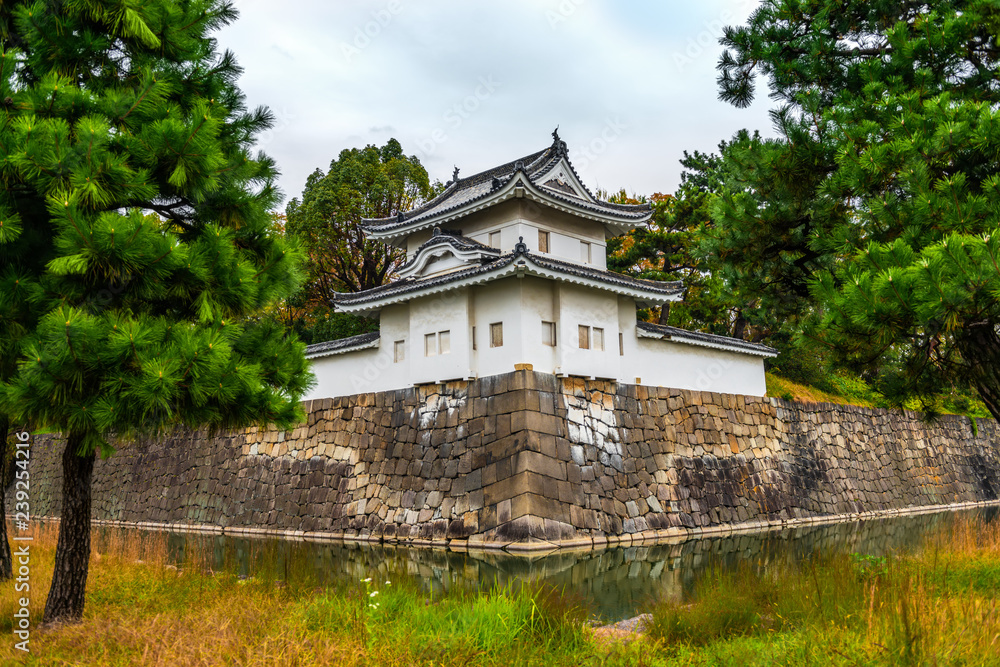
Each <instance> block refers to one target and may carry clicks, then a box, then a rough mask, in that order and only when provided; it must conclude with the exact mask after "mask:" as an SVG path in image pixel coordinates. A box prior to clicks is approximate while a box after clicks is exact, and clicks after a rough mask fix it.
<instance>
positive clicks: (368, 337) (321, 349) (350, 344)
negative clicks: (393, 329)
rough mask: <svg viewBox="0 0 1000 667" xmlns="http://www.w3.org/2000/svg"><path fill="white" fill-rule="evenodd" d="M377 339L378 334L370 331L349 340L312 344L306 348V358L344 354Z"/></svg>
mask: <svg viewBox="0 0 1000 667" xmlns="http://www.w3.org/2000/svg"><path fill="white" fill-rule="evenodd" d="M378 339H379V332H378V331H372V332H371V333H364V334H361V335H358V336H351V337H350V338H341V339H339V340H328V341H326V342H325V343H314V344H313V345H307V346H306V357H314V356H317V355H324V354H331V353H333V352H346V351H347V350H350V349H352V348H355V347H361V346H362V345H367V344H369V343H374V342H375V341H377V340H378Z"/></svg>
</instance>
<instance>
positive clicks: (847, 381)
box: [765, 372, 991, 418]
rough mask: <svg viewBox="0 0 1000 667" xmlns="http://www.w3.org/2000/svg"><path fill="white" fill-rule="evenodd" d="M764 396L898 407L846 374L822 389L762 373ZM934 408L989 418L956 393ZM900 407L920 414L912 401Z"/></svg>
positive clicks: (832, 377)
mask: <svg viewBox="0 0 1000 667" xmlns="http://www.w3.org/2000/svg"><path fill="white" fill-rule="evenodd" d="M765 381H766V384H767V395H768V396H775V397H777V398H784V399H787V400H794V401H801V402H805V403H836V404H839V405H860V406H862V407H867V408H898V407H899V406H895V405H892V404H891V403H890V402H889V401H887V400H886V399H885V397H884V396H882V395H881V394H880V393H879V392H877V391H876V390H875V389H873V388H872V387H871V386H869V385H868V384H867V383H866V382H865V381H864V380H862V379H861V378H859V377H856V376H853V375H850V374H848V373H846V372H838V373H833V374H830V375H829V376H826V377H824V378H823V381H822V382H820V383H819V384H821V385H822V387H823V388H822V389H821V388H819V387H816V386H813V385H806V384H801V383H799V382H795V381H794V380H789V379H788V378H785V377H782V376H780V375H777V374H775V373H766V374H765ZM939 399H940V400H939V405H938V409H939V410H940V411H941V413H943V414H952V415H965V416H970V417H985V418H990V417H991V415H990V412H989V410H987V409H986V405H985V404H984V403H983V402H982V401H980V400H978V399H976V398H972V397H970V396H966V395H961V394H958V393H951V394H944V395H942V396H940V397H939ZM902 407H904V408H906V409H907V410H914V411H916V412H922V411H924V408H923V406H922V405H921V404H920V402H919V401H918V400H916V399H913V400H911V401H908V402H907V403H906V404H905V405H903V406H902Z"/></svg>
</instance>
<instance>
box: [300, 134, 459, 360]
mask: <svg viewBox="0 0 1000 667" xmlns="http://www.w3.org/2000/svg"><path fill="white" fill-rule="evenodd" d="M442 189H443V186H441V185H440V184H439V183H435V184H434V185H433V186H432V185H431V184H430V181H429V179H428V176H427V171H426V170H425V169H424V167H423V166H422V165H421V164H420V160H418V159H417V158H416V157H414V156H406V155H405V154H404V153H403V148H402V146H401V145H400V144H399V142H398V141H396V140H395V139H390V140H389V141H388V142H386V144H385V145H384V146H382V147H377V146H373V145H368V146H365V147H364V148H361V149H358V148H351V149H345V150H343V151H341V152H340V155H339V156H338V157H337V159H335V160H333V161H332V162H331V163H330V169H329V170H328V171H327V172H326V173H325V174H324V173H323V172H322V171H320V170H319V169H317V170H316V171H314V172H313V173H312V174H310V175H309V178H308V179H306V185H305V189H304V190H303V191H302V199H301V200H299V199H293V200H292V201H291V202H289V204H288V206H287V208H286V215H287V219H288V225H287V230H288V233H289V234H294V235H296V236H298V237H299V238H301V239H302V240H303V241H304V244H305V246H306V248H307V250H308V252H309V261H308V265H307V266H308V272H309V278H308V280H307V282H306V284H305V286H304V287H303V289H302V290H301V291H300V292H299V293H298V294H296V295H294V296H293V297H292V298H290V299H288V300H287V301H286V302H284V303H283V304H282V309H283V318H282V319H283V321H284V323H285V326H287V327H289V328H290V329H292V330H294V331H296V332H297V333H298V334H299V336H301V337H302V339H303V340H305V341H307V342H310V343H315V342H322V341H325V340H332V339H336V338H345V337H347V336H353V335H356V334H360V333H365V332H368V331H377V330H378V323H377V322H374V321H372V320H369V319H366V318H363V317H359V316H356V315H350V314H346V313H335V312H333V311H332V308H331V306H330V303H331V301H332V299H333V296H334V294H335V293H337V292H358V291H361V290H366V289H371V288H372V287H378V286H379V285H382V284H384V283H386V282H387V281H388V280H389V279H390V278H391V276H392V274H393V272H394V271H395V270H396V269H397V268H398V267H399V266H400V264H402V262H403V261H405V259H406V253H405V251H403V250H400V249H399V248H394V247H392V246H390V245H386V244H384V243H381V242H379V241H371V240H369V239H367V238H366V237H365V234H364V231H363V230H362V229H361V225H360V224H359V223H360V222H361V219H362V218H385V217H390V216H393V215H396V214H398V213H399V212H400V211H406V210H408V209H410V208H412V207H413V206H416V205H417V204H419V203H420V202H421V201H423V200H425V199H427V198H428V197H430V196H433V195H434V194H436V193H438V192H440V191H441V190H442Z"/></svg>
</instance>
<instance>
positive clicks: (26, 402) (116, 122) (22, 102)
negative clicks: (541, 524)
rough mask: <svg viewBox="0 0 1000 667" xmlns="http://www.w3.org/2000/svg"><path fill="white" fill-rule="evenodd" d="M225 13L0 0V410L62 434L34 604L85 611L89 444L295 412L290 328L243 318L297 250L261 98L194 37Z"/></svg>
mask: <svg viewBox="0 0 1000 667" xmlns="http://www.w3.org/2000/svg"><path fill="white" fill-rule="evenodd" d="M235 18H236V12H235V11H234V9H233V7H232V4H231V3H229V2H222V1H220V0H189V1H176V0H147V1H146V2H142V3H139V2H135V1H134V0H109V1H106V2H98V1H97V0H79V1H78V2H60V3H55V2H35V3H23V4H21V5H15V6H9V5H4V6H3V7H2V8H0V26H13V28H12V29H11V30H12V31H13V34H12V35H11V36H10V38H9V39H6V40H5V41H4V45H3V51H2V53H0V86H2V88H3V90H2V91H0V100H2V103H0V143H2V145H3V149H4V150H3V160H2V162H0V178H2V188H0V266H2V269H0V302H2V308H0V346H2V347H0V352H2V355H3V356H2V364H0V372H2V373H3V377H2V378H0V380H2V384H0V409H2V410H3V412H4V413H5V414H6V415H7V416H8V417H9V418H10V420H11V421H12V422H13V423H15V424H25V425H26V426H28V427H48V428H51V429H54V430H58V431H60V432H62V433H63V435H64V436H65V444H64V450H63V453H62V466H63V487H62V512H61V522H60V526H59V542H58V546H57V549H56V556H55V570H54V574H53V579H52V586H51V589H50V592H49V597H48V600H47V602H46V605H45V617H44V620H45V622H58V621H73V620H76V619H79V618H80V616H81V614H82V612H83V606H84V595H85V589H86V581H87V571H88V560H89V553H90V502H91V477H92V471H93V466H94V458H95V455H96V454H97V453H98V452H101V453H103V454H105V455H107V454H110V453H111V452H112V444H111V443H112V441H114V442H115V443H119V444H120V443H127V442H129V441H130V440H133V439H135V438H138V437H141V436H145V435H149V434H154V433H157V432H162V431H166V430H169V429H172V428H174V427H177V426H187V427H192V428H193V427H207V428H208V429H209V430H210V431H215V430H219V429H229V428H236V427H241V426H244V425H248V424H252V423H256V424H267V423H275V424H278V425H283V426H288V425H291V424H293V423H295V422H296V421H297V420H298V419H300V418H301V408H300V407H299V402H298V399H299V397H300V395H301V393H302V392H303V391H304V390H305V389H306V388H307V384H308V382H310V381H311V376H310V374H309V373H308V370H307V366H306V363H305V361H304V359H303V354H302V352H303V349H302V347H303V346H302V344H301V343H299V342H298V341H296V340H295V339H294V338H290V337H288V336H287V335H286V334H285V332H284V330H283V329H282V328H281V327H280V326H278V325H277V324H275V323H273V322H267V321H262V322H258V321H256V320H254V319H252V318H250V317H249V316H250V315H251V314H252V313H254V312H256V311H257V310H258V309H260V308H262V307H264V306H265V305H267V304H269V303H271V302H273V301H274V300H276V299H280V298H284V297H287V296H288V295H289V294H291V293H293V292H294V291H295V290H296V289H297V288H298V286H299V285H300V284H301V281H302V275H301V269H300V265H301V262H302V260H303V253H302V252H301V251H300V250H299V249H298V247H297V246H296V245H295V244H294V243H291V242H288V241H287V240H286V239H285V238H284V237H283V236H281V235H279V234H275V233H274V232H273V230H272V228H271V218H270V216H269V214H268V210H269V209H270V208H272V207H273V206H274V205H275V204H276V203H277V201H278V193H277V192H276V191H275V189H274V187H273V185H272V183H273V180H274V177H275V175H276V171H275V168H274V165H273V163H272V162H271V160H270V159H269V158H267V156H265V155H263V154H258V155H252V154H251V152H250V148H251V146H252V144H253V140H254V135H255V134H256V133H257V132H259V131H261V130H263V129H265V128H267V127H269V125H270V124H271V122H272V118H271V115H270V113H269V112H268V111H267V110H266V109H256V110H248V109H247V108H246V106H245V104H244V98H243V95H242V93H241V92H240V90H239V88H238V87H237V86H236V79H237V76H238V75H239V72H240V70H239V68H238V67H237V65H236V62H235V60H234V58H233V56H232V54H230V53H228V52H227V53H222V54H219V53H218V52H217V51H216V44H215V41H214V39H213V38H212V37H211V35H212V33H213V32H214V31H215V30H217V29H218V28H220V27H221V26H223V25H226V24H228V23H230V22H231V21H233V20H234V19H235ZM11 312H13V313H16V315H14V316H8V314H9V313H11Z"/></svg>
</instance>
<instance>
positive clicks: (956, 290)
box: [713, 0, 1000, 418]
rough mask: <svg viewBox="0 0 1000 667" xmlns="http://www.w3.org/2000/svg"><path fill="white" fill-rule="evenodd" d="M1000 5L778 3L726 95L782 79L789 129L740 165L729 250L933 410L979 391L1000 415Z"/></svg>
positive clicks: (809, 321)
mask: <svg viewBox="0 0 1000 667" xmlns="http://www.w3.org/2000/svg"><path fill="white" fill-rule="evenodd" d="M998 29H1000V7H998V5H997V4H996V3H995V2H992V1H991V0H972V1H958V0H945V1H942V2H935V3H932V4H927V3H918V2H881V1H879V2H863V1H860V0H847V1H846V2H845V1H843V0H836V1H835V0H766V1H765V2H764V3H763V4H762V5H761V7H760V8H759V9H758V10H757V11H755V12H754V14H753V15H752V16H751V17H750V19H749V21H748V22H747V24H746V25H745V26H738V27H730V28H728V29H727V30H726V32H725V37H724V38H723V40H722V41H723V44H724V45H725V46H726V47H727V51H726V52H725V54H724V55H723V57H722V59H721V61H720V64H719V70H720V77H719V83H720V87H721V97H722V99H724V100H727V101H729V102H732V103H734V104H736V105H737V106H745V105H747V104H749V103H750V101H751V100H752V99H753V96H754V94H755V82H756V81H757V77H758V76H759V75H763V76H765V77H766V78H767V80H768V84H769V88H770V93H771V97H772V98H774V99H776V100H778V101H779V102H780V104H781V106H780V108H779V109H777V110H776V111H775V112H774V114H773V115H774V119H775V121H776V126H777V129H778V131H779V135H780V136H779V138H778V139H775V140H770V141H759V142H750V143H747V144H746V145H745V146H744V147H743V148H742V149H741V150H740V151H737V152H736V153H735V154H734V156H733V159H734V161H735V163H736V169H737V170H738V171H741V172H742V173H743V174H745V178H744V180H745V182H746V183H747V185H748V186H749V187H748V188H744V189H743V190H742V191H740V192H738V193H736V194H732V195H727V196H724V197H722V198H720V201H719V203H718V204H717V208H716V209H715V210H714V212H713V217H714V218H715V221H716V229H717V230H718V231H717V238H716V241H715V243H716V246H717V248H719V252H720V256H721V257H724V258H725V261H726V262H727V263H728V264H730V265H731V266H732V267H733V271H734V272H738V273H740V274H742V275H744V276H746V277H747V278H748V281H749V282H748V283H747V285H748V286H749V287H750V288H757V289H760V290H761V293H762V294H765V295H767V299H768V303H769V304H776V305H778V306H780V305H781V299H780V296H781V294H782V293H787V294H788V295H789V296H790V297H794V298H793V299H790V300H789V305H790V306H791V309H790V310H789V311H787V312H789V313H792V314H796V313H797V311H796V308H795V302H799V303H801V304H803V307H804V310H802V311H800V312H798V314H802V313H805V315H807V316H806V317H804V318H803V319H802V323H801V330H802V332H803V333H804V335H805V337H807V338H811V339H814V340H817V341H820V342H822V343H823V344H824V345H827V346H829V349H830V350H832V351H833V352H834V354H835V359H836V360H837V361H838V362H840V363H844V364H847V365H849V366H851V367H853V368H855V369H861V370H868V371H869V372H877V373H878V374H879V375H880V376H881V377H882V378H883V385H882V387H881V389H882V390H883V391H884V392H886V393H887V394H888V395H890V396H891V397H892V398H894V399H895V400H898V401H901V400H903V399H904V398H906V397H918V398H920V399H921V400H924V401H925V402H926V405H927V407H930V408H933V407H934V401H935V396H936V395H937V394H939V392H940V390H941V389H942V388H944V387H947V386H959V387H960V386H963V385H971V386H972V387H974V388H975V390H976V391H977V393H978V394H979V396H980V397H981V398H982V399H983V401H984V402H985V404H986V406H987V408H988V409H989V410H990V412H991V413H992V414H993V415H994V416H996V417H997V418H1000V304H998V295H1000V290H998V289H997V287H998V280H1000V278H998V276H1000V261H998V256H1000V255H998V252H997V250H998V248H997V244H998V243H1000V239H998V238H997V237H998V233H997V226H998V225H997V221H998V213H1000V190H998V186H1000V180H998V178H1000V177H998V176H997V172H998V151H1000V139H998V137H1000V135H998V134H997V128H998V127H1000V112H998V111H997V103H998V102H1000V69H998V58H1000V45H998V44H997V38H996V35H997V34H998Z"/></svg>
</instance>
